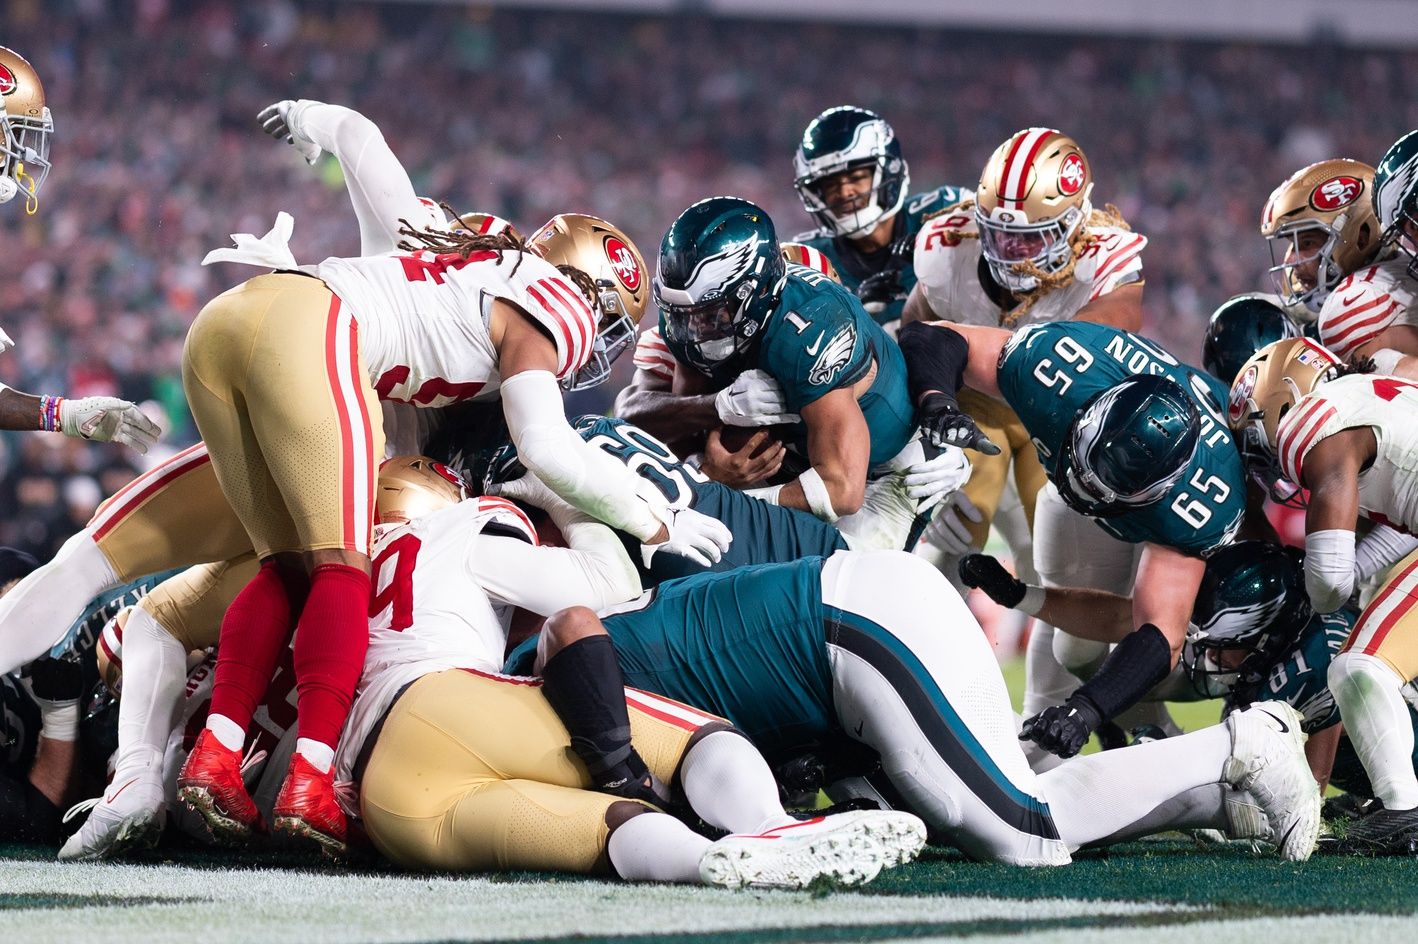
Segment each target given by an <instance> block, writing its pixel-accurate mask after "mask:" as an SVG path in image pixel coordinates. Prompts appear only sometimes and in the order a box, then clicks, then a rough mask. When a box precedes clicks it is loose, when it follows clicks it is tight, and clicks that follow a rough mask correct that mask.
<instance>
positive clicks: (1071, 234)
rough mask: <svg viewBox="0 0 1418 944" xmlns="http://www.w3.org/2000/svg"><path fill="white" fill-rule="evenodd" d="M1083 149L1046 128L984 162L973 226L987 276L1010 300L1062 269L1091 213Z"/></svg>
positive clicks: (1028, 131)
mask: <svg viewBox="0 0 1418 944" xmlns="http://www.w3.org/2000/svg"><path fill="white" fill-rule="evenodd" d="M1092 190H1093V172H1092V170H1090V169H1089V165H1088V158H1087V157H1086V156H1085V155H1084V153H1083V149H1082V148H1080V147H1079V146H1078V142H1076V141H1074V140H1073V138H1070V137H1069V136H1068V135H1066V134H1063V133H1061V132H1059V131H1055V130H1053V129H1052V128H1025V129H1024V130H1023V131H1019V132H1016V133H1015V134H1014V135H1013V136H1011V137H1010V139H1009V140H1008V141H1006V142H1004V143H1003V144H1001V145H1000V146H999V147H998V148H996V149H995V153H994V154H993V155H991V156H990V160H989V163H987V164H986V165H985V170H984V173H982V174H981V175H980V185H979V186H978V187H977V188H976V190H975V222H976V224H977V225H978V227H979V230H980V248H981V252H982V253H983V254H984V257H985V262H986V264H987V265H988V266H989V268H990V274H991V275H992V276H994V278H995V281H997V282H999V284H1000V285H1002V286H1003V287H1004V288H1007V289H1009V290H1010V291H1011V292H1028V291H1032V290H1033V289H1035V288H1038V286H1039V284H1040V280H1039V277H1040V276H1041V275H1044V276H1047V275H1052V274H1054V273H1057V272H1060V271H1062V270H1064V269H1066V268H1067V267H1068V265H1069V263H1070V261H1071V260H1072V258H1073V253H1074V250H1073V245H1072V243H1073V240H1074V238H1075V237H1076V236H1079V235H1081V234H1082V232H1083V227H1084V224H1085V223H1086V222H1087V221H1088V217H1089V215H1090V214H1091V213H1092V212H1093V206H1092V204H1091V203H1089V195H1090V194H1091V193H1092Z"/></svg>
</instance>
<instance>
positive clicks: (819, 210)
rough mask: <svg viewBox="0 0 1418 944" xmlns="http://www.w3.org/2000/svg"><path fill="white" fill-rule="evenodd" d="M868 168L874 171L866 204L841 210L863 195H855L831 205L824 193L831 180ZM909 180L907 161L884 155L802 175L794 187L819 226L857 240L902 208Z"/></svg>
mask: <svg viewBox="0 0 1418 944" xmlns="http://www.w3.org/2000/svg"><path fill="white" fill-rule="evenodd" d="M868 167H869V168H871V171H872V179H871V189H870V190H868V191H867V193H866V196H865V202H864V205H863V206H860V207H856V208H851V209H846V210H845V212H838V210H839V209H841V208H843V207H845V206H846V205H847V204H849V203H856V202H857V201H858V200H861V199H862V198H861V197H860V196H852V197H848V198H845V199H840V200H838V201H837V202H836V203H835V204H829V203H828V202H827V200H826V198H825V197H824V196H823V192H822V191H824V190H826V189H827V188H826V186H825V184H826V182H827V180H828V179H829V178H831V177H834V176H836V175H837V174H839V173H840V174H850V173H851V172H852V171H854V170H859V169H862V168H868ZM909 180H910V174H909V172H908V171H907V170H906V162H905V161H904V160H902V159H901V158H899V157H891V156H888V155H886V154H881V155H878V156H876V157H875V158H872V159H869V160H866V161H853V162H852V163H851V164H848V165H847V166H846V167H844V168H842V169H841V170H837V171H828V172H825V173H815V174H814V175H811V176H805V177H799V178H798V179H797V180H795V181H793V186H794V187H796V188H797V191H798V195H799V196H800V197H802V201H803V206H804V207H805V208H806V209H807V211H808V212H809V213H811V214H812V218H813V219H815V220H816V221H817V223H818V225H819V226H822V227H824V228H825V229H827V230H829V231H830V232H831V233H832V234H833V235H835V236H840V237H843V238H845V239H853V238H855V237H858V236H863V235H865V234H867V233H870V232H871V231H872V230H874V229H875V228H876V227H877V225H878V224H880V223H881V221H882V220H885V219H887V218H888V217H891V216H893V215H895V214H896V213H897V212H899V211H900V210H901V207H902V205H903V204H904V203H905V202H906V190H907V186H908V182H909Z"/></svg>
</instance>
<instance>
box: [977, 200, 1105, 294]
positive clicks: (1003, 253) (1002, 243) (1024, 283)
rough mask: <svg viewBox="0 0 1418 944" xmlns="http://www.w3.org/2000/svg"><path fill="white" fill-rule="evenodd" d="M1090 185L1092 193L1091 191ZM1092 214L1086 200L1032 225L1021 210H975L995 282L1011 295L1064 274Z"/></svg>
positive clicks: (982, 251) (998, 208)
mask: <svg viewBox="0 0 1418 944" xmlns="http://www.w3.org/2000/svg"><path fill="white" fill-rule="evenodd" d="M1092 186H1093V185H1092V184H1089V189H1090V190H1091V189H1092ZM1091 212H1092V206H1091V205H1090V204H1089V203H1088V201H1087V198H1086V197H1085V199H1084V201H1083V205H1082V206H1081V207H1076V206H1071V207H1069V208H1068V209H1066V210H1065V211H1064V212H1063V213H1061V214H1059V215H1058V216H1056V217H1054V218H1052V219H1048V220H1042V221H1040V222H1037V223H1031V222H1029V220H1028V217H1027V216H1025V214H1024V213H1022V212H1021V211H1019V210H1007V209H1003V208H1001V207H995V208H994V209H993V210H992V211H990V212H989V213H986V212H985V211H984V208H983V207H980V206H976V208H975V223H976V225H977V226H978V228H979V231H980V252H981V254H982V255H983V256H984V257H985V263H986V264H987V265H988V266H989V268H990V275H992V276H993V277H994V279H995V281H996V282H998V283H999V284H1000V285H1001V286H1003V287H1004V288H1006V289H1008V290H1009V291H1011V292H1031V291H1033V290H1034V289H1036V288H1038V287H1039V276H1041V275H1043V276H1049V275H1053V274H1055V273H1058V272H1061V271H1063V270H1064V269H1066V268H1067V267H1068V264H1069V262H1070V261H1071V260H1072V259H1073V238H1074V236H1075V235H1076V234H1077V233H1079V231H1080V229H1081V227H1082V226H1083V224H1084V222H1085V221H1086V220H1087V219H1088V217H1089V215H1090V214H1091Z"/></svg>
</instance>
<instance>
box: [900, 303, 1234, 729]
mask: <svg viewBox="0 0 1418 944" xmlns="http://www.w3.org/2000/svg"><path fill="white" fill-rule="evenodd" d="M901 346H902V349H903V351H904V352H905V353H906V356H907V359H908V362H909V363H910V364H911V371H912V383H913V394H914V395H917V402H918V403H919V404H920V405H921V408H922V415H923V420H922V426H923V427H924V428H926V429H927V430H928V431H929V432H930V433H931V435H932V436H933V437H934V438H936V439H938V440H941V441H947V442H948V441H950V438H951V437H952V436H954V435H957V434H958V431H960V430H964V432H963V435H973V434H974V431H975V427H974V424H973V421H972V420H971V418H970V417H968V416H966V415H964V414H962V413H961V412H960V409H959V407H958V405H957V404H956V402H955V399H954V393H955V391H956V390H957V389H958V387H959V385H960V383H961V379H960V378H962V377H963V380H964V382H965V383H966V384H968V385H969V386H970V387H972V388H973V389H975V390H977V391H979V392H981V393H984V394H986V395H989V396H992V397H997V398H1000V399H1002V401H1003V402H1004V403H1005V404H1007V405H1008V407H1009V408H1010V409H1011V410H1012V411H1013V412H1014V413H1015V414H1017V415H1018V417H1019V419H1020V421H1021V422H1022V423H1023V426H1024V429H1025V430H1026V431H1027V432H1028V433H1029V436H1030V438H1031V440H1032V442H1033V444H1034V447H1035V449H1036V450H1037V452H1038V455H1039V458H1040V459H1041V460H1042V461H1043V463H1044V468H1045V470H1046V472H1047V473H1048V477H1049V483H1048V484H1047V485H1046V486H1045V487H1044V489H1043V490H1042V491H1041V493H1040V501H1039V514H1038V518H1037V519H1036V522H1035V535H1036V539H1037V541H1038V552H1037V554H1036V558H1037V559H1041V560H1045V561H1046V566H1041V567H1039V568H1038V569H1039V571H1040V572H1041V574H1044V575H1045V582H1046V585H1047V584H1050V583H1055V582H1057V583H1061V584H1066V585H1074V586H1086V587H1096V588H1099V589H1105V590H1111V591H1112V592H1114V593H1118V594H1123V595H1126V594H1128V593H1131V595H1132V598H1133V620H1134V622H1133V627H1134V631H1133V632H1130V633H1128V634H1127V636H1126V638H1124V639H1123V641H1122V642H1120V643H1119V644H1118V645H1117V647H1116V648H1115V649H1113V650H1112V652H1111V654H1110V653H1109V650H1108V648H1107V647H1106V646H1105V645H1103V644H1100V643H1095V642H1092V641H1086V640H1079V639H1077V637H1074V636H1071V635H1069V634H1067V633H1062V632H1059V633H1055V634H1054V639H1053V641H1052V644H1053V649H1054V653H1055V655H1056V656H1057V657H1058V661H1059V662H1061V663H1063V664H1064V666H1065V667H1067V668H1069V669H1070V672H1072V673H1074V674H1078V675H1081V676H1084V677H1088V676H1090V675H1091V678H1089V681H1088V682H1087V683H1086V684H1085V685H1084V686H1083V687H1082V688H1079V689H1078V690H1077V691H1073V692H1072V693H1070V691H1071V689H1072V688H1073V685H1074V684H1076V683H1074V682H1073V680H1072V679H1066V680H1064V682H1063V683H1061V684H1058V685H1057V687H1056V688H1050V687H1048V686H1047V685H1046V684H1042V683H1041V681H1040V677H1039V676H1038V675H1033V676H1031V677H1030V679H1029V681H1028V684H1029V686H1030V689H1029V692H1028V694H1027V696H1026V697H1027V699H1028V700H1027V701H1026V704H1025V711H1026V713H1028V714H1032V715H1033V717H1031V718H1030V720H1029V721H1028V722H1026V725H1025V730H1026V732H1027V733H1029V734H1030V736H1031V737H1032V738H1033V739H1034V740H1036V741H1037V742H1038V743H1039V744H1040V746H1042V747H1044V748H1046V749H1048V750H1050V751H1051V752H1055V753H1059V754H1061V755H1062V756H1065V757H1067V756H1070V755H1071V754H1073V753H1076V752H1077V751H1078V750H1079V749H1080V748H1081V747H1082V745H1083V743H1084V741H1085V740H1086V739H1087V737H1088V735H1089V734H1090V733H1091V732H1093V731H1094V730H1096V729H1097V727H1098V726H1099V725H1100V724H1101V723H1102V722H1103V721H1106V720H1110V719H1112V718H1115V717H1116V716H1117V715H1118V713H1119V712H1121V711H1123V710H1125V709H1127V708H1129V707H1131V706H1132V705H1134V704H1136V703H1137V702H1138V701H1139V700H1140V699H1141V698H1142V696H1143V695H1144V694H1145V693H1146V692H1147V691H1148V690H1150V689H1151V688H1152V687H1153V685H1155V684H1156V683H1157V682H1159V681H1161V680H1162V679H1163V678H1164V677H1165V676H1166V675H1167V673H1168V672H1170V671H1171V669H1172V666H1173V665H1174V664H1175V663H1176V659H1177V655H1178V653H1179V652H1180V651H1181V648H1182V643H1183V642H1184V640H1185V637H1186V629H1187V618H1188V616H1189V614H1190V613H1191V608H1192V601H1193V600H1194V599H1195V597H1196V590H1197V587H1198V586H1200V583H1201V578H1202V574H1203V572H1204V570H1205V561H1204V555H1206V554H1209V553H1211V552H1212V551H1214V550H1215V549H1216V548H1218V547H1221V546H1222V545H1224V544H1227V543H1230V541H1231V540H1232V539H1233V538H1234V537H1235V535H1236V534H1237V532H1238V530H1239V529H1240V527H1241V525H1242V522H1243V519H1244V518H1245V513H1246V510H1247V502H1246V473H1245V469H1244V467H1243V464H1242V461H1241V457H1240V454H1239V452H1238V451H1237V449H1236V445H1235V443H1234V441H1233V440H1232V437H1231V433H1230V431H1229V430H1228V429H1227V428H1226V424H1225V422H1224V420H1223V418H1222V407H1221V404H1222V402H1223V401H1224V399H1225V393H1226V391H1225V388H1224V387H1223V386H1222V385H1221V383H1220V382H1219V381H1217V380H1215V379H1214V378H1212V377H1210V376H1208V375H1207V374H1205V373H1204V372H1202V371H1200V370H1198V369H1196V368H1193V367H1189V366H1187V365H1185V364H1182V363H1180V362H1178V361H1177V359H1176V358H1174V357H1173V356H1172V355H1171V354H1169V353H1168V352H1166V351H1165V350H1163V349H1162V348H1161V347H1159V346H1158V345H1156V344H1154V343H1153V342H1151V341H1148V340H1146V339H1145V338H1142V337H1140V336H1138V335H1135V334H1132V333H1131V332H1128V331H1123V330H1121V329H1119V328H1114V327H1110V326H1107V325H1099V324H1091V323H1088V322H1080V321H1061V322H1046V323H1042V324H1033V325H1029V326H1027V327H1024V328H1021V329H1019V330H1017V331H1014V332H1011V331H1009V330H1007V329H1002V328H991V327H984V326H971V325H945V324H924V323H918V324H913V325H907V326H906V327H905V328H903V329H902V333H901ZM1049 555H1052V557H1050V556H1049ZM1064 557H1067V561H1064V560H1063V558H1064ZM1054 573H1058V574H1060V575H1062V577H1063V578H1064V579H1061V580H1058V581H1052V580H1049V579H1048V575H1050V574H1054ZM1065 697H1066V698H1067V701H1066V703H1065V705H1064V706H1063V707H1042V706H1043V705H1052V704H1053V703H1054V702H1055V701H1056V700H1058V699H1062V698H1065Z"/></svg>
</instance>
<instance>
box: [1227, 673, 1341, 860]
mask: <svg viewBox="0 0 1418 944" xmlns="http://www.w3.org/2000/svg"><path fill="white" fill-rule="evenodd" d="M1302 720H1303V719H1302V718H1301V717H1300V713H1299V712H1298V711H1296V710H1295V709H1294V708H1292V707H1290V705H1288V704H1286V703H1285V702H1281V701H1263V702H1257V703H1256V704H1254V705H1252V706H1251V707H1249V708H1247V709H1246V710H1245V711H1236V712H1232V713H1231V715H1230V716H1229V717H1227V719H1226V726H1227V727H1228V728H1230V729H1231V757H1230V758H1229V759H1228V760H1227V761H1226V766H1225V768H1224V770H1223V776H1224V777H1225V779H1226V780H1227V782H1228V783H1230V784H1231V785H1232V786H1233V787H1235V788H1236V789H1238V790H1245V791H1246V792H1248V793H1249V794H1250V795H1251V796H1252V797H1253V798H1254V799H1255V800H1256V802H1257V803H1259V804H1260V807H1261V809H1262V810H1264V812H1265V817H1266V820H1268V821H1269V823H1270V832H1271V836H1270V841H1271V842H1273V843H1274V844H1275V845H1276V846H1277V847H1278V848H1279V850H1280V855H1281V857H1282V858H1285V859H1289V860H1291V861H1294V862H1303V861H1305V860H1306V859H1308V858H1309V857H1310V854H1311V853H1312V852H1314V851H1315V842H1316V841H1317V840H1318V838H1319V829H1320V806H1321V803H1322V801H1321V798H1320V788H1319V784H1318V783H1316V782H1315V778H1314V777H1313V776H1312V775H1311V774H1310V765H1309V763H1308V762H1307V761H1306V760H1305V734H1304V732H1303V731H1302V730H1300V723H1301V721H1302Z"/></svg>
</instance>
